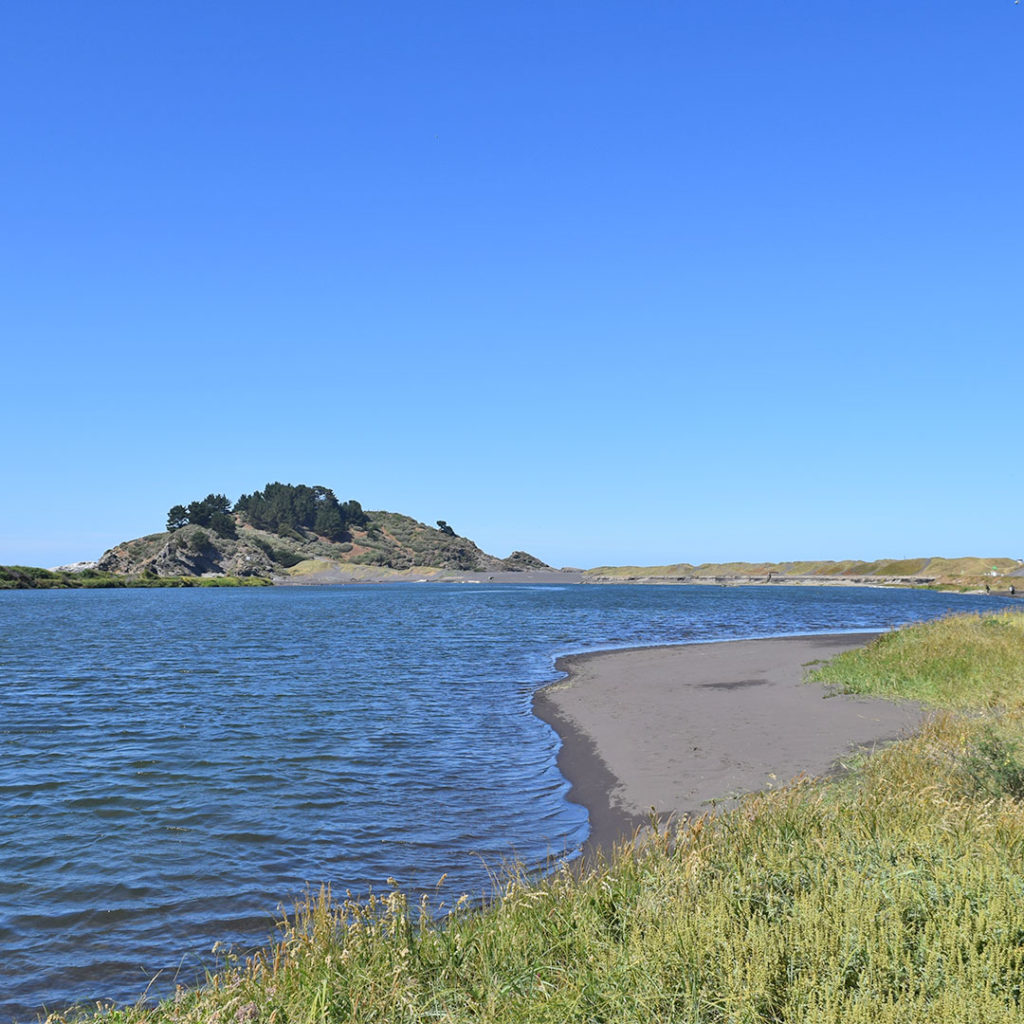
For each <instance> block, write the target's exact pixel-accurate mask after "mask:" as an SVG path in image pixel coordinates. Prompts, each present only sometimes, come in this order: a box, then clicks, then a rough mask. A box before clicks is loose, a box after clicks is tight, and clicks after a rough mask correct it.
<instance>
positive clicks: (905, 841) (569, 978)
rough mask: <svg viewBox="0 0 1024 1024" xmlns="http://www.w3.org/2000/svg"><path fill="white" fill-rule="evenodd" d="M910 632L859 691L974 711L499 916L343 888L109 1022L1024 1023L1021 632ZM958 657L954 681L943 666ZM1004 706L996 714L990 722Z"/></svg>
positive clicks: (507, 896) (874, 653)
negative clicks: (952, 689)
mask: <svg viewBox="0 0 1024 1024" xmlns="http://www.w3.org/2000/svg"><path fill="white" fill-rule="evenodd" d="M897 636H899V638H898V639H888V638H886V639H884V640H883V641H882V642H879V643H875V644H873V645H871V646H870V647H869V648H868V649H867V651H866V652H865V653H864V655H863V660H862V661H860V662H859V663H858V669H857V673H856V678H857V679H859V680H860V681H861V684H863V685H864V686H867V685H868V683H870V681H871V680H872V679H873V678H875V677H877V679H881V680H886V681H889V680H890V679H891V678H892V677H893V669H892V666H893V664H894V661H893V658H894V652H896V651H899V650H903V651H904V652H914V653H913V656H912V657H907V658H903V659H897V661H896V662H895V663H897V664H899V665H900V666H901V668H900V672H899V679H900V680H901V683H900V684H899V686H900V687H902V689H901V691H900V692H904V691H905V694H906V695H908V696H909V695H917V694H919V693H920V692H932V691H934V690H935V684H934V683H933V682H927V684H926V683H925V682H924V680H925V679H927V680H931V679H932V678H933V677H934V676H935V675H936V673H938V675H940V676H942V677H943V678H944V679H945V680H946V683H947V684H948V683H950V681H951V677H952V676H954V675H957V674H958V673H959V672H961V671H964V670H966V672H967V677H968V678H967V681H966V682H964V683H962V684H959V685H958V686H957V687H956V690H957V692H958V694H959V696H958V697H957V700H958V701H962V704H961V706H963V707H971V708H972V712H971V713H970V714H968V715H963V714H958V713H953V712H943V713H942V714H941V715H940V717H937V718H936V719H935V720H933V721H932V722H930V723H929V724H928V725H927V726H926V727H925V729H924V730H923V731H922V733H921V734H920V735H919V736H917V737H915V738H913V739H911V740H907V741H904V742H902V743H900V744H897V745H895V746H893V747H890V748H888V749H887V750H884V751H882V752H880V753H879V754H876V755H875V756H873V757H870V758H865V759H863V760H862V761H861V762H860V763H859V764H858V766H857V767H856V768H855V769H854V770H853V771H851V772H850V773H849V774H848V775H846V776H844V777H843V778H841V779H838V780H832V781H830V782H803V783H800V784H795V785H791V786H789V787H786V788H784V789H781V790H778V791H775V792H772V793H769V794H764V795H761V796H755V797H751V798H748V799H747V800H746V801H745V802H744V803H743V804H741V806H740V807H739V808H738V809H737V810H736V811H733V812H731V813H729V814H725V815H721V816H719V817H717V818H710V817H709V818H705V819H702V820H701V821H699V822H697V823H696V824H695V825H693V826H692V827H691V826H683V827H681V828H678V829H672V830H669V831H668V832H663V833H661V834H654V835H653V836H651V837H649V838H647V839H646V840H644V841H642V842H636V843H631V844H626V845H624V846H623V847H621V848H620V849H619V850H618V851H617V852H616V854H615V855H614V857H613V858H611V860H610V861H608V862H601V863H596V864H592V865H591V866H589V867H587V868H586V869H577V870H575V871H573V870H561V871H557V872H555V873H553V874H551V875H550V876H548V877H546V878H542V879H531V878H528V877H526V876H524V875H523V874H522V873H521V872H516V871H514V870H513V871H512V872H511V873H510V874H509V875H508V876H507V878H506V879H505V880H504V881H503V883H502V886H501V896H500V898H498V899H497V900H495V902H494V903H493V904H492V905H491V906H490V907H488V908H486V909H484V910H482V911H465V912H460V913H456V914H454V915H453V916H452V917H450V918H449V919H447V920H439V921H435V920H432V919H431V916H430V914H429V912H428V910H427V907H426V905H425V904H421V905H410V903H409V902H408V900H407V899H406V897H405V896H404V895H403V894H402V893H401V892H399V891H397V890H395V891H391V892H387V893H385V894H383V895H377V896H375V897H373V898H372V899H371V900H370V901H369V902H361V901H355V900H351V899H347V900H341V901H336V900H334V899H333V898H332V896H331V894H330V893H329V892H327V891H322V892H320V893H319V894H314V895H312V896H311V897H310V898H308V899H307V900H305V901H304V902H303V903H302V904H301V905H300V906H299V907H298V908H297V909H296V911H295V913H294V914H292V915H291V916H290V918H289V919H288V920H287V921H286V922H284V923H283V926H282V930H281V933H280V937H279V939H278V941H277V942H276V943H275V944H274V945H272V946H269V947H267V948H266V949H264V950H262V951H260V952H258V953H257V954H255V955H254V956H252V957H250V958H248V959H237V958H230V957H229V958H228V959H227V960H226V961H225V962H224V965H223V967H222V968H221V969H220V970H219V971H218V972H217V973H215V974H213V975H211V976H210V977H209V978H208V980H207V984H206V985H205V986H204V987H203V988H202V989H196V990H181V991H179V993H178V995H177V997H176V998H174V999H171V1000H169V1001H167V1002H165V1003H163V1004H162V1005H161V1006H159V1007H156V1008H152V1007H137V1008H133V1009H128V1010H112V1011H110V1012H109V1013H108V1014H107V1017H108V1019H109V1020H110V1021H111V1024H135V1022H142V1021H146V1022H152V1024H171V1022H174V1024H206V1022H220V1024H230V1022H237V1024H245V1022H265V1024H286V1022H309V1024H319V1022H323V1024H342V1022H388V1024H414V1022H415V1024H421V1022H429V1021H444V1022H451V1024H463V1022H465V1024H469V1022H474V1024H547V1022H551V1024H564V1022H577V1021H578V1022H584V1021H586V1022H597V1021H601V1022H605V1024H613V1022H622V1024H626V1022H630V1024H632V1022H649V1021H652V1022H653V1021H657V1022H662V1021H679V1022H683V1021H687V1022H714V1024H727V1022H728V1024H745V1022H764V1024H768V1022H772V1024H777V1022H806V1024H811V1022H813V1024H819V1022H820V1024H829V1022H835V1024H839V1022H842V1024H859V1022H865V1024H866V1022H872V1024H874V1022H893V1024H895V1022H899V1024H914V1022H922V1024H923V1022H936V1024H938V1022H943V1024H945V1022H949V1021H956V1022H958V1024H962V1022H978V1024H982V1022H984V1024H999V1022H1009V1021H1020V1020H1021V1019H1022V1018H1024V873H1022V864H1024V807H1022V805H1021V803H1019V802H1018V798H1019V797H1020V796H1021V795H1022V793H1024V765H1022V763H1021V761H1020V758H1019V755H1018V749H1019V747H1018V744H1020V743H1021V742H1022V740H1024V702H1022V701H1021V700H1020V697H1021V695H1024V687H1022V686H1021V679H1020V678H1019V672H1018V674H1017V675H1016V676H1013V677H1012V678H1011V677H1003V672H1004V670H1005V669H1006V668H1007V667H1008V666H1009V664H1010V662H1011V661H1012V655H1015V657H1016V659H1017V660H1020V661H1024V628H1022V620H1021V617H1019V616H1016V617H1015V616H1013V615H997V616H991V617H988V618H986V619H978V618H977V617H972V616H969V617H965V618H963V619H960V618H957V619H953V618H951V619H946V620H942V621H941V622H939V623H934V624H929V625H928V626H924V627H913V628H912V629H908V630H906V631H904V634H901V635H897ZM947 655H948V657H949V658H950V659H951V661H952V663H953V664H954V665H955V666H956V668H955V669H951V670H949V671H944V670H943V671H939V670H937V669H936V663H942V662H944V661H945V660H946V657H947ZM844 657H845V656H844ZM972 659H980V662H981V663H980V665H975V664H974V663H973V661H972ZM992 673H997V674H999V675H1000V679H999V680H998V681H996V680H995V679H994V678H993V676H992ZM919 677H920V678H919ZM849 678H853V676H852V675H851V676H849ZM886 685H890V683H889V682H886ZM997 695H998V697H999V703H1001V704H1003V705H1005V706H1004V708H1003V709H1002V710H1001V711H1000V712H999V713H998V714H991V713H989V714H985V713H980V712H978V710H977V709H978V708H979V707H988V706H990V705H992V704H993V702H994V701H993V698H994V697H995V696H997ZM467 905H468V902H467ZM91 1012H92V1013H94V1012H95V1011H91Z"/></svg>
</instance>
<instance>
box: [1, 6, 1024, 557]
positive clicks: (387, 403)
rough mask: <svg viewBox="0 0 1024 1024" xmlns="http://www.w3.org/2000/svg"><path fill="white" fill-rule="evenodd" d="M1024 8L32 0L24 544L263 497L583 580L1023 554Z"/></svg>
mask: <svg viewBox="0 0 1024 1024" xmlns="http://www.w3.org/2000/svg"><path fill="white" fill-rule="evenodd" d="M1022 40H1024V7H1022V6H1019V5H1015V4H1014V3H1013V2H1012V0H982V2H974V3H953V2H951V0H939V2H933V3H924V2H919V0H905V2H901V3H899V4H892V3H890V2H881V0H865V2H859V3H846V2H837V3H820V2H810V0H789V2H787V3H786V4H784V5H783V4H762V5H754V4H707V3H705V4H697V3H689V2H676V3H664V2H652V3H624V2H623V3H588V4H582V3H572V4H569V3H554V4H552V3H540V2H523V0H518V2H516V3H514V4H512V3H493V4H492V3H488V4H481V3H470V2H465V3H431V4H423V3H411V2H409V3H406V2H395V3H381V4H373V5H370V4H358V5H356V4H350V3H339V2H329V3H328V2H305V3H304V2H298V3H294V4H289V5H283V4H277V3H273V4H271V3H264V2H258V0H256V2H248V3H245V4H241V3H232V2H225V3H218V4H207V3H196V2H183V3H177V4H173V5H167V4H165V5H151V4H137V3H127V2H117V0H108V2H103V0H100V2H98V3H95V4H74V3H69V2H46V0H41V2H37V3H27V2H21V0H16V2H14V3H10V4H6V5H4V7H3V9H2V11H0V96H2V97H3V99H2V100H0V208H2V224H3V230H2V232H0V337H2V341H3V353H4V354H3V363H2V366H3V371H4V372H3V377H4V387H3V399H2V401H0V429H2V431H3V436H4V445H3V449H2V456H0V473H2V482H0V488H2V495H0V498H2V501H0V562H3V563H23V564H37V565H54V564H58V563H62V562H67V561H71V560H77V559H87V558H95V557H97V556H98V555H99V554H100V553H101V552H102V551H103V550H104V549H105V548H107V547H109V546H111V545H112V544H114V543H116V542H118V541H121V540H124V539H127V538H129V537H133V536H137V535H139V534H142V533H148V532H153V531H156V530H159V529H161V528H162V526H163V523H164V520H165V517H166V513H167V509H168V507H169V506H170V505H172V504H176V503H179V502H187V501H189V500H192V499H194V498H198V497H202V496H204V495H205V494H207V493H208V492H210V491H221V492H224V493H226V494H228V496H229V497H231V498H236V497H237V496H238V495H239V494H241V493H242V492H245V491H251V490H253V489H255V488H258V487H262V486H263V485H264V484H266V483H267V482H268V481H272V480H281V481H285V482H292V483H309V484H315V483H319V484H325V485H327V486H330V487H333V488H334V489H335V491H336V492H337V493H338V496H339V497H340V498H341V499H343V500H344V499H347V498H356V499H358V500H359V501H361V502H362V504H363V505H364V506H365V507H367V508H387V509H391V510H393V511H401V512H405V513H407V514H410V515H413V516H415V517H417V518H419V519H422V520H424V521H427V522H433V521H434V520H435V519H438V518H442V519H447V520H448V521H449V522H450V523H451V524H452V525H453V526H454V527H455V529H456V530H457V531H458V532H460V533H462V534H465V535H467V536H470V537H472V538H473V539H474V540H476V541H477V542H478V543H479V544H480V545H481V546H482V547H484V548H485V549H487V550H489V551H492V552H494V553H495V554H498V555H505V554H507V553H508V552H509V551H510V550H512V549H513V548H524V549H526V550H529V551H531V552H533V553H534V554H536V555H538V556H540V557H541V558H544V559H545V560H546V561H549V562H551V563H553V564H557V565H583V566H589V565H595V564H608V563H617V564H623V563H641V564H644V563H646V564H650V563H664V562H675V561H690V562H700V561H705V560H725V559H751V560H754V559H758V560H759V559H771V560H782V559H791V558H845V557H858V558H875V557H884V556H892V557H904V556H911V555H945V556H956V555H962V554H982V555H997V554H998V555H1012V556H1021V557H1024V543H1022V540H1021V536H1020V528H1019V523H1020V515H1021V513H1020V510H1021V507H1022V506H1024V483H1022V473H1021V468H1020V457H1019V453H1020V442H1019V437H1020V423H1021V420H1020V416H1021V412H1022V406H1021V399H1020V394H1021V382H1022V377H1024V355H1022V340H1024V336H1022V333H1024V332H1022V329H1021V328H1022V322H1024V309H1022V303H1024V298H1022V297H1024V273H1022V272H1024V255H1022V253H1024V242H1022V239H1024V177H1022V173H1021V171H1022V166H1024V159H1022V158H1024V132H1022V131H1021V125H1022V124H1024V108H1022V102H1024V100H1022V93H1021V88H1020V85H1021V68H1022V67H1024V55H1022Z"/></svg>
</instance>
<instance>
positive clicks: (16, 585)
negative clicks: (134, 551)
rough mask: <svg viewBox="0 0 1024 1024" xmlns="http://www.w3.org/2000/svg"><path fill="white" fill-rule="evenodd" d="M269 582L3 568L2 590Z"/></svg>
mask: <svg viewBox="0 0 1024 1024" xmlns="http://www.w3.org/2000/svg"><path fill="white" fill-rule="evenodd" d="M269 585H270V580H266V579H261V578H258V577H254V576H209V577H207V576H147V575H145V574H143V575H140V576H122V575H119V574H117V573H110V572H100V571H99V570H97V569H85V570H83V571H82V572H53V571H52V570H50V569H40V568H37V567H36V566H26V565H0V590H107V589H116V588H120V587H135V588H154V587H263V586H269Z"/></svg>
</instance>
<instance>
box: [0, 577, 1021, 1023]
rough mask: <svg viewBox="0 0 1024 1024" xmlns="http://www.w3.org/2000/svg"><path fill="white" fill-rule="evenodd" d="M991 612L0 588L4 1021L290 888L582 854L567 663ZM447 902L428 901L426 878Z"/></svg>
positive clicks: (952, 600) (60, 1001) (605, 597)
mask: <svg viewBox="0 0 1024 1024" xmlns="http://www.w3.org/2000/svg"><path fill="white" fill-rule="evenodd" d="M1007 603H1008V602H1006V601H1003V600H1001V599H997V598H987V597H980V596H962V595H950V594H937V593H932V592H929V591H910V590H882V589H867V588H836V589H831V588H815V587H776V586H771V587H750V588H717V587H678V586H661V587H657V586H629V585H610V586H581V585H567V586H560V585H549V586H530V585H511V586H510V585H491V584H483V585H466V584H462V585H459V584H423V585H416V584H391V585H387V586H380V585H376V586H373V585H370V586H345V587H304V588H298V587H295V588H293V587H275V588H253V589H248V588H245V589H237V590H235V589H186V590H177V589H169V590H96V591H5V592H0V734H2V741H3V751H4V756H3V759H2V761H0V949H2V951H3V955H2V956H0V1021H6V1020H10V1019H11V1018H16V1019H18V1020H30V1019H34V1016H35V1014H36V1013H37V1012H39V1011H40V1010H42V1008H43V1007H44V1006H46V1007H47V1008H49V1009H59V1008H62V1007H65V1006H67V1005H68V1004H70V1003H72V1002H79V1001H80V1002H94V1001H95V1000H98V999H104V1000H108V999H109V1000H114V1001H116V1002H122V1003H124V1002H134V1001H135V1000H136V999H138V998H139V996H140V995H141V994H142V993H143V991H144V990H145V989H146V988H147V986H148V985H149V984H150V982H151V980H152V979H153V978H154V977H155V976H157V975H158V974H159V978H158V980H157V981H156V982H155V983H154V984H153V986H152V988H150V995H151V996H163V995H167V994H168V993H170V992H173V989H174V984H175V979H176V978H177V979H178V980H181V981H182V982H191V981H192V980H193V979H194V978H195V977H196V975H197V972H199V971H200V970H201V969H202V968H204V967H209V966H212V965H213V961H212V959H211V956H210V950H211V947H212V946H213V944H214V943H215V942H220V943H225V944H237V945H238V946H239V947H241V948H247V947H252V946H253V945H258V944H261V943H263V942H265V941H266V940H267V939H268V938H269V937H270V936H271V935H272V933H273V930H274V921H275V919H277V918H278V917H279V913H278V909H279V907H281V906H284V907H286V908H289V907H290V906H291V903H292V902H293V900H295V899H296V898H298V897H299V896H301V894H302V892H303V891H304V889H305V888H306V887H314V888H315V887H319V886H320V884H321V883H331V884H332V885H333V887H334V890H335V892H336V893H344V892H345V890H347V889H348V890H351V891H352V893H353V894H357V895H361V894H365V893H366V892H367V891H368V890H369V889H370V888H371V887H372V888H373V889H376V890H378V891H379V890H381V889H386V888H388V883H387V879H388V878H389V877H393V878H395V879H396V880H397V882H398V884H399V885H400V886H401V887H402V888H403V889H404V890H405V891H407V892H409V893H417V892H421V891H427V892H431V893H435V894H436V897H437V899H439V900H441V901H443V902H445V903H447V904H451V903H453V902H454V901H455V900H456V899H457V898H458V896H459V895H461V894H462V893H469V894H470V895H471V896H474V897H476V896H479V895H481V894H483V893H486V892H487V891H488V889H489V884H490V881H489V879H490V875H489V873H490V872H494V871H499V870H500V869H501V866H502V864H503V862H505V861H507V860H508V859H509V858H512V857H516V858H518V859H520V860H521V861H522V862H524V863H525V864H526V865H527V866H529V867H531V868H534V867H541V866H543V865H545V864H546V863H548V862H549V861H550V860H551V859H552V858H558V857H561V856H564V855H567V854H570V855H571V854H572V853H574V852H575V851H576V850H577V849H578V847H579V846H580V844H581V843H582V842H583V841H584V840H585V838H586V836H587V832H588V825H587V816H586V812H585V810H584V809H583V808H581V807H579V806H577V805H575V804H571V803H569V802H568V801H567V799H566V793H567V791H568V784H567V783H566V782H565V780H564V779H563V778H562V777H561V775H560V774H559V773H558V771H557V768H556V766H555V756H556V753H557V750H558V746H559V742H558V738H557V737H556V736H555V734H554V733H553V732H552V731H551V730H550V729H549V728H548V726H546V725H544V724H543V723H542V722H540V721H539V719H537V718H536V717H535V716H534V715H533V714H532V713H531V709H530V703H531V698H532V695H533V693H534V691H535V690H536V689H537V687H538V686H540V685H542V684H544V683H546V682H549V681H551V680H553V679H554V678H555V677H556V675H557V673H556V671H555V669H554V661H555V659H556V657H558V656H560V655H563V654H570V653H574V652H580V651H587V650H596V649H602V648H614V647H633V646H641V645H650V644H666V643H686V642H697V641H709V640H725V639H740V638H749V637H764V636H778V635H785V634H800V633H815V632H819V633H820V632H838V631H848V630H863V629H887V628H890V627H892V626H898V625H901V624H903V623H906V622H910V621H916V620H920V619H927V618H934V617H936V616H939V615H943V614H946V613H948V612H950V611H973V610H990V609H994V608H998V607H1001V606H1003V605H1005V604H1007ZM442 876H446V877H445V881H444V882H443V883H442V884H441V885H440V886H439V887H438V883H439V880H440V879H441V878H442Z"/></svg>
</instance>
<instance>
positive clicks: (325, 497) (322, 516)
mask: <svg viewBox="0 0 1024 1024" xmlns="http://www.w3.org/2000/svg"><path fill="white" fill-rule="evenodd" d="M238 512H240V513H242V514H243V515H244V516H245V518H246V521H247V522H249V523H250V524H251V525H252V526H255V527H256V529H257V530H269V531H270V532H272V533H279V534H281V535H287V534H288V533H290V532H294V531H298V530H301V529H306V530H312V531H313V532H314V533H317V534H319V535H320V536H321V537H326V538H327V539H328V540H334V541H344V540H348V539H349V533H348V530H349V527H351V526H366V524H367V518H366V513H365V512H364V511H363V507H362V505H360V504H359V502H358V501H345V502H340V501H338V499H337V498H336V497H335V495H334V491H332V490H331V489H330V488H329V487H307V486H306V485H305V484H298V485H297V486H293V485H292V484H279V483H274V484H267V486H266V487H265V488H264V489H263V490H262V491H253V493H252V494H243V495H242V496H241V497H240V498H239V499H238V501H236V502H235V506H234V508H232V507H231V502H230V501H229V500H228V499H227V498H226V497H225V496H224V495H223V494H208V495H207V496H206V497H205V498H203V499H202V501H193V502H190V503H189V504H188V505H175V506H174V507H173V508H171V510H170V511H169V512H168V513H167V529H168V530H172V531H173V530H180V529H181V527H183V526H190V525H191V526H205V527H207V528H209V529H211V530H213V532H214V533H216V534H217V535H218V536H219V537H237V536H238V530H237V528H236V525H235V516H234V515H233V514H232V513H238Z"/></svg>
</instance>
